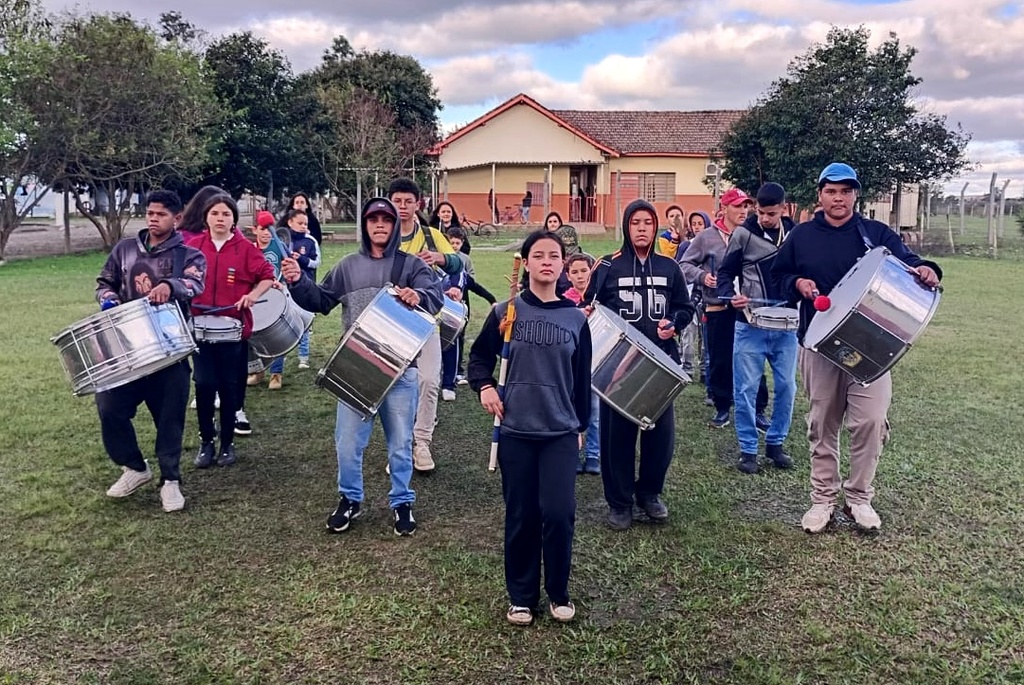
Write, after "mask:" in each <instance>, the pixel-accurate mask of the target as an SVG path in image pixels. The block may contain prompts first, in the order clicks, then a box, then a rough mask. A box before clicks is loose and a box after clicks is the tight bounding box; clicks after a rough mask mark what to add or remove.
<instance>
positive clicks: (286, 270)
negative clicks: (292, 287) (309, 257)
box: [281, 257, 302, 283]
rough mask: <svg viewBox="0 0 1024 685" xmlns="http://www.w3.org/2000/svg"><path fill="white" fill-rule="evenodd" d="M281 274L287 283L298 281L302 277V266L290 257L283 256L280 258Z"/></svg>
mask: <svg viewBox="0 0 1024 685" xmlns="http://www.w3.org/2000/svg"><path fill="white" fill-rule="evenodd" d="M281 276H283V277H284V280H286V281H288V282H289V283H298V282H299V279H300V278H302V268H301V267H300V266H299V263H298V262H297V261H295V260H294V259H292V258H291V257H285V258H284V259H282V260H281Z"/></svg>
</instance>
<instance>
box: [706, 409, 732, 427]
mask: <svg viewBox="0 0 1024 685" xmlns="http://www.w3.org/2000/svg"><path fill="white" fill-rule="evenodd" d="M708 425H709V426H711V427H712V428H725V427H726V426H728V425H729V410H728V409H726V410H725V411H720V412H718V413H717V414H715V416H714V418H713V419H711V420H710V421H708Z"/></svg>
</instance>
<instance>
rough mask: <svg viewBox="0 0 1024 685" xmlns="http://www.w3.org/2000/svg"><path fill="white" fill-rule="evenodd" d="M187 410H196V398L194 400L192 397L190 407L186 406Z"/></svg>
mask: <svg viewBox="0 0 1024 685" xmlns="http://www.w3.org/2000/svg"><path fill="white" fill-rule="evenodd" d="M188 408H189V409H195V408H196V398H194V397H193V398H192V403H191V404H190V405H188Z"/></svg>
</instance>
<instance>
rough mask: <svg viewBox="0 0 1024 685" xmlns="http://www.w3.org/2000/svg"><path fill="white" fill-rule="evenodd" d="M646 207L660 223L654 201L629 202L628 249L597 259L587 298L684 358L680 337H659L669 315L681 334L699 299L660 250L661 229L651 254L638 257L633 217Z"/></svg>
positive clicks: (626, 218) (626, 222) (624, 222)
mask: <svg viewBox="0 0 1024 685" xmlns="http://www.w3.org/2000/svg"><path fill="white" fill-rule="evenodd" d="M641 210H645V211H648V212H650V213H651V216H653V217H655V221H657V216H658V214H657V212H655V211H654V207H653V206H652V205H651V204H650V203H648V202H646V201H644V200H634V201H633V202H631V203H629V205H628V206H627V207H626V211H625V212H623V215H622V232H623V239H622V249H621V250H619V251H618V252H615V253H612V254H610V255H606V256H604V257H602V258H601V260H600V261H599V262H598V263H597V265H596V266H595V268H594V273H593V274H592V275H591V277H590V286H589V287H588V288H587V294H586V295H585V296H584V298H583V302H584V303H585V304H590V303H591V302H593V301H595V299H596V301H597V302H599V303H601V304H603V305H604V306H606V307H608V308H609V309H611V310H612V311H614V312H615V313H617V314H618V315H619V316H621V317H622V318H623V319H625V320H626V321H628V322H630V323H631V324H633V327H634V328H636V329H638V330H639V331H640V332H641V333H643V334H644V335H645V336H647V338H648V339H649V340H650V341H651V342H653V343H654V344H655V345H657V346H658V347H659V348H661V349H662V350H663V351H664V352H665V353H666V354H668V355H669V356H670V357H672V359H674V360H675V361H677V362H678V361H679V348H678V346H677V345H676V343H675V340H674V339H672V338H669V339H668V340H662V339H660V338H659V337H658V322H659V321H661V320H662V319H668V320H669V321H671V322H672V324H673V325H674V326H675V329H676V332H677V333H678V332H679V331H682V330H683V329H684V328H685V327H686V325H687V324H689V323H690V320H691V319H692V318H693V303H692V302H691V301H690V296H689V295H688V294H687V290H686V280H685V279H684V278H683V274H682V272H681V271H680V270H679V266H678V265H677V264H676V263H675V261H674V260H672V259H669V258H668V257H666V256H664V255H660V254H657V253H655V251H654V243H655V241H656V240H657V237H658V236H657V227H655V233H654V235H652V236H651V251H650V252H649V253H648V255H647V258H646V259H640V258H639V257H638V256H637V254H636V251H635V250H634V248H633V242H632V240H631V239H630V236H629V220H630V218H631V217H632V216H633V215H634V214H635V213H636V212H638V211H641Z"/></svg>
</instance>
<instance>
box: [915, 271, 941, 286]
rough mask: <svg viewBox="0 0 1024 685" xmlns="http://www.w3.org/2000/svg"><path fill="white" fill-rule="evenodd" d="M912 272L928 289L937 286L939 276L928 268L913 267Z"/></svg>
mask: <svg viewBox="0 0 1024 685" xmlns="http://www.w3.org/2000/svg"><path fill="white" fill-rule="evenodd" d="M913 271H914V273H916V274H917V277H918V279H920V281H921V282H922V283H924V284H925V285H926V286H928V287H929V288H934V287H935V286H937V285H938V284H939V275H938V274H937V273H935V269H933V268H931V267H930V266H924V265H921V266H918V267H914V270H913Z"/></svg>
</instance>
